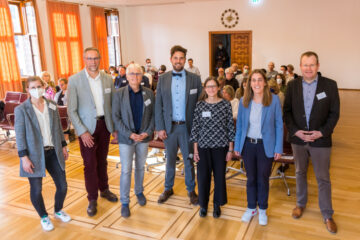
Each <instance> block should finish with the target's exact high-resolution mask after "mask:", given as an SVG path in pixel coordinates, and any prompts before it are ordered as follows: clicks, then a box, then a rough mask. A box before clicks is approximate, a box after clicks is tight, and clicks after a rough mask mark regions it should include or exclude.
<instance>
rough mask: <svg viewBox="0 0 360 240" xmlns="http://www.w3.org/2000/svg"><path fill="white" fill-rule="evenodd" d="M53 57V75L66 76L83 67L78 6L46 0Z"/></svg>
mask: <svg viewBox="0 0 360 240" xmlns="http://www.w3.org/2000/svg"><path fill="white" fill-rule="evenodd" d="M47 6H48V18H49V23H50V29H51V37H52V43H53V47H54V57H55V69H56V73H55V75H56V76H55V77H57V78H67V77H69V76H71V75H73V74H75V73H77V72H79V71H81V69H82V68H83V59H82V49H83V47H82V39H81V27H80V13H79V6H78V5H75V4H68V3H63V2H51V1H47Z"/></svg>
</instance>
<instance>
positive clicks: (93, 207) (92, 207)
mask: <svg viewBox="0 0 360 240" xmlns="http://www.w3.org/2000/svg"><path fill="white" fill-rule="evenodd" d="M96 206H97V201H96V200H91V201H90V202H89V206H88V208H87V210H86V212H87V214H88V215H89V217H92V216H94V215H95V214H96V213H97V209H96Z"/></svg>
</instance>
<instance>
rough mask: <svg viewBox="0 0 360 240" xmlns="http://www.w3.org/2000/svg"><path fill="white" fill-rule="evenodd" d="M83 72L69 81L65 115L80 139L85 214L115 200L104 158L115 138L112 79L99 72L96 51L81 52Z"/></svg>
mask: <svg viewBox="0 0 360 240" xmlns="http://www.w3.org/2000/svg"><path fill="white" fill-rule="evenodd" d="M84 63H85V69H84V70H82V71H80V72H79V73H77V74H75V75H73V76H71V77H70V78H69V86H68V114H69V116H70V119H71V122H72V124H73V125H74V128H75V131H76V133H77V135H78V136H79V144H80V151H81V156H82V158H83V160H84V166H85V167H84V175H85V186H86V191H87V193H88V196H87V198H88V200H89V206H88V209H87V213H88V215H89V216H94V215H95V214H96V212H97V209H96V206H97V198H98V190H100V196H101V197H103V198H106V199H107V200H109V201H111V202H116V201H117V200H118V199H117V197H116V195H115V194H113V193H112V192H110V191H109V184H108V175H107V160H106V158H107V155H108V150H109V142H110V133H113V136H114V137H115V138H116V137H117V136H116V135H117V134H116V132H115V131H114V127H113V121H112V116H111V100H112V94H113V92H114V84H113V82H112V78H111V77H110V76H109V75H107V74H105V73H103V72H100V71H99V64H100V53H99V50H98V49H96V48H86V49H85V50H84Z"/></svg>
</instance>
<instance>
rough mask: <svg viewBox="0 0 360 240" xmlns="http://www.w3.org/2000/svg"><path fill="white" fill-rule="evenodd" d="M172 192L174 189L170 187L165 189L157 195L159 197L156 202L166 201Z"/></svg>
mask: <svg viewBox="0 0 360 240" xmlns="http://www.w3.org/2000/svg"><path fill="white" fill-rule="evenodd" d="M173 194H174V191H173V190H172V189H170V190H165V191H164V192H163V193H162V194H161V195H160V197H159V199H158V203H164V202H166V201H167V200H168V199H169V197H170V196H171V195H173Z"/></svg>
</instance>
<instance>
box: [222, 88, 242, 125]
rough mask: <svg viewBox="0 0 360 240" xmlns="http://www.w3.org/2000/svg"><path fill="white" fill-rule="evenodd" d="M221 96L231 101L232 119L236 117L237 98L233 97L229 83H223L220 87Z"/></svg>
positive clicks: (233, 92) (233, 93)
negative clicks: (222, 86) (221, 87)
mask: <svg viewBox="0 0 360 240" xmlns="http://www.w3.org/2000/svg"><path fill="white" fill-rule="evenodd" d="M222 95H223V98H224V99H225V100H226V101H229V102H230V103H231V108H232V114H233V119H236V118H237V115H238V108H239V99H237V98H235V91H234V89H233V88H232V86H230V85H225V86H224V88H223V89H222Z"/></svg>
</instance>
